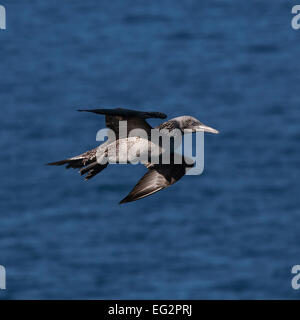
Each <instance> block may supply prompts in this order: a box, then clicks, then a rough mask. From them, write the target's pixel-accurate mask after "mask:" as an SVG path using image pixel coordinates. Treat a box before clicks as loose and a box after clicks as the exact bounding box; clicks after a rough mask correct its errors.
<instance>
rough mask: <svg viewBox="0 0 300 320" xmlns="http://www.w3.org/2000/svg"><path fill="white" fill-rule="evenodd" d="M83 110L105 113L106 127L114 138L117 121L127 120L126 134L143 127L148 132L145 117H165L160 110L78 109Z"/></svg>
mask: <svg viewBox="0 0 300 320" xmlns="http://www.w3.org/2000/svg"><path fill="white" fill-rule="evenodd" d="M78 111H85V112H93V113H96V114H103V115H105V122H106V127H107V128H109V129H111V130H113V131H114V132H115V134H116V139H118V138H119V121H125V120H126V121H127V135H128V134H129V132H130V131H131V130H133V129H143V130H145V131H146V132H150V130H151V126H150V125H149V124H148V122H147V121H146V120H145V119H149V118H159V119H165V118H166V117H167V115H166V114H164V113H161V112H143V111H136V110H129V109H123V108H117V109H92V110H78Z"/></svg>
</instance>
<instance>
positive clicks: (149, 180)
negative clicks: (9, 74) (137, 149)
mask: <svg viewBox="0 0 300 320" xmlns="http://www.w3.org/2000/svg"><path fill="white" fill-rule="evenodd" d="M78 111H85V112H92V113H96V114H102V115H105V120H106V127H107V128H109V129H111V130H112V131H113V132H114V133H115V136H116V140H115V141H113V142H111V141H106V142H104V143H102V144H101V145H100V146H98V147H96V148H94V149H92V150H88V151H86V152H85V153H83V154H80V155H78V156H75V157H72V158H68V159H65V160H61V161H57V162H52V163H48V165H58V166H60V165H66V168H67V169H68V168H80V173H81V175H85V174H86V176H85V180H89V179H91V178H92V177H94V176H95V175H97V174H98V173H99V172H101V171H102V170H103V169H105V168H106V167H107V166H108V164H109V163H104V164H102V163H101V162H100V161H99V159H98V156H99V155H107V153H108V149H109V147H110V146H111V143H114V144H115V145H116V150H117V159H115V160H116V161H117V162H118V160H119V157H122V156H124V155H123V154H122V152H121V151H120V152H118V150H119V145H120V144H121V143H122V142H125V143H126V144H132V143H136V142H135V141H138V142H139V143H140V144H141V145H142V149H143V148H145V149H146V150H147V151H148V143H150V142H149V139H150V136H151V129H153V128H152V127H151V126H150V125H149V124H148V122H147V121H146V119H148V118H160V119H165V118H166V117H167V116H166V115H165V114H164V113H161V112H142V111H135V110H129V109H123V108H117V109H93V110H78ZM125 120H126V121H127V134H129V132H130V131H132V130H133V129H143V130H144V131H145V132H146V133H147V137H148V140H146V139H144V140H141V139H140V138H137V137H131V138H125V139H126V141H124V138H123V137H120V136H119V121H125ZM156 129H158V130H161V129H165V130H167V131H172V130H174V129H178V131H180V132H181V134H183V133H184V131H185V132H196V131H202V132H211V133H218V131H217V130H215V129H213V128H211V127H208V126H206V125H204V124H203V123H201V122H200V121H199V120H197V119H196V118H194V117H191V116H181V117H177V118H173V119H171V120H169V121H166V122H164V123H162V124H160V125H159V126H157V127H156ZM120 150H121V149H120ZM119 153H120V154H119ZM126 156H127V155H126ZM145 166H146V167H147V169H148V171H147V173H146V174H145V175H144V176H143V177H142V178H141V179H140V180H139V182H138V183H137V184H136V186H135V187H134V188H133V189H132V191H131V192H130V193H129V194H128V195H127V196H126V197H125V198H124V199H123V200H121V201H120V203H125V202H131V201H135V200H139V199H142V198H144V197H146V196H149V195H151V194H153V193H155V192H157V191H160V190H162V189H165V188H167V187H169V186H170V185H172V184H174V183H175V182H177V181H178V180H179V179H181V178H182V177H183V176H184V175H185V173H186V171H187V170H188V169H189V168H190V167H192V166H193V165H191V164H187V163H186V161H185V160H184V157H182V164H176V163H175V161H174V152H173V151H172V150H171V157H170V164H162V163H159V164H154V163H151V161H150V160H149V161H148V162H147V163H145Z"/></svg>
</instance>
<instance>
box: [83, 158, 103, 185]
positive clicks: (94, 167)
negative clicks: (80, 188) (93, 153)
mask: <svg viewBox="0 0 300 320" xmlns="http://www.w3.org/2000/svg"><path fill="white" fill-rule="evenodd" d="M107 166H108V163H105V164H100V163H98V162H97V161H95V162H92V163H91V164H89V165H88V166H86V167H85V168H82V169H81V170H80V174H81V175H82V176H83V175H85V174H87V175H86V176H85V177H84V180H90V179H91V178H93V177H94V176H95V175H97V174H98V173H100V172H101V171H102V170H104V169H105V168H106V167H107Z"/></svg>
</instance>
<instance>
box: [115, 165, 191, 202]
mask: <svg viewBox="0 0 300 320" xmlns="http://www.w3.org/2000/svg"><path fill="white" fill-rule="evenodd" d="M185 169H186V164H184V163H183V164H164V165H154V166H152V167H151V168H149V169H148V172H147V173H146V174H145V175H144V176H143V177H142V178H141V179H140V180H139V182H138V183H137V184H136V186H135V187H134V188H133V189H132V190H131V192H130V193H129V194H128V195H127V196H126V197H125V198H124V199H123V200H121V202H120V204H121V203H125V202H131V201H136V200H139V199H142V198H144V197H147V196H150V195H151V194H153V193H155V192H158V191H160V190H162V189H165V188H167V187H169V186H170V185H172V184H173V183H175V182H177V181H178V180H179V179H180V178H182V177H183V176H184V175H185V173H186V170H185Z"/></svg>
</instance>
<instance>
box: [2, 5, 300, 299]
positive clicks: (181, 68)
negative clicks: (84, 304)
mask: <svg viewBox="0 0 300 320" xmlns="http://www.w3.org/2000/svg"><path fill="white" fill-rule="evenodd" d="M1 3H3V4H4V5H6V10H7V30H6V31H3V30H1V31H0V41H1V50H0V58H1V64H0V100H1V117H0V128H1V129H0V130H1V137H2V138H1V140H0V147H1V151H2V165H1V167H0V172H1V177H2V179H1V180H2V184H1V185H2V187H1V189H0V197H1V204H0V205H1V208H0V264H1V265H4V266H5V267H6V270H7V290H6V291H0V298H5V299H17V298H22V299H33V298H34V299H42V298H47V299H54V298H57V299H65V298H70V299H78V298H81V299H93V298H96V299H113V298H115V299H116V298H118V299H148V298H150V299H155V298H157V299H158V298H164V299H214V298H218V299H242V298H246V299H265V298H270V299H274V298H283V299H286V298H292V299H299V297H300V292H297V291H295V290H293V289H292V288H291V277H292V275H291V267H292V266H293V265H295V264H300V248H299V244H300V232H299V231H300V228H299V224H300V219H299V218H300V197H299V187H300V167H299V163H300V149H299V141H300V130H299V123H300V96H299V94H300V91H299V83H300V70H299V69H300V68H299V57H300V47H299V37H300V31H294V30H293V29H292V28H291V24H290V21H291V18H292V15H291V8H292V5H294V2H293V1H286V0H277V1H275V2H274V3H273V2H272V3H271V2H270V1H267V0H260V1H250V2H249V1H237V0H236V1H235V0H231V1H221V0H210V1H206V0H204V1H196V0H195V1H179V0H178V1H174V0H173V1H171V0H161V1H144V0H142V1H133V0H127V1H122V0H115V1H96V0H94V1H93V0H85V1H77V0H74V1H60V2H59V1H50V0H45V1H34V0H33V1H29V0H26V1H25V0H24V1H21V0H20V1H17V0H12V1H1ZM116 106H128V107H132V108H136V109H141V110H150V111H152V110H154V111H155V110H157V111H162V112H165V113H167V114H168V116H169V118H172V117H175V116H179V115H184V114H188V115H192V116H194V117H197V118H198V119H200V121H203V122H204V123H206V124H208V125H211V126H212V127H215V128H217V129H218V130H220V132H221V134H220V135H218V136H215V135H206V137H205V170H204V173H203V175H201V176H186V177H184V178H183V179H182V180H181V181H180V183H178V184H175V185H174V186H172V187H171V188H170V189H168V190H165V191H162V192H159V193H157V194H155V195H153V196H151V197H149V198H146V199H144V200H141V201H137V202H134V203H129V204H127V205H123V206H119V205H118V202H119V201H120V200H121V199H122V198H123V197H124V196H125V195H126V194H127V193H128V192H129V191H130V190H131V188H132V187H133V186H134V185H135V183H136V182H137V181H138V179H139V178H140V177H141V175H142V174H143V172H144V171H145V169H144V168H143V167H142V166H112V167H109V168H108V169H106V170H104V171H103V172H102V173H101V174H100V175H98V176H97V177H96V178H95V179H92V180H91V181H89V182H85V181H83V179H82V178H81V177H80V176H79V175H78V173H77V172H76V171H71V170H68V171H66V170H64V169H63V168H56V167H46V166H45V165H44V164H45V163H47V162H49V161H55V160H60V159H64V158H66V157H69V156H72V155H76V154H78V153H81V152H82V151H86V150H88V149H89V148H91V147H94V146H95V145H96V141H95V137H96V132H97V130H98V129H100V128H102V127H103V126H104V119H103V117H101V116H97V115H92V114H80V113H78V112H75V110H76V109H78V107H116ZM151 123H152V124H153V125H157V124H159V123H160V122H159V121H157V120H154V121H151Z"/></svg>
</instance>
